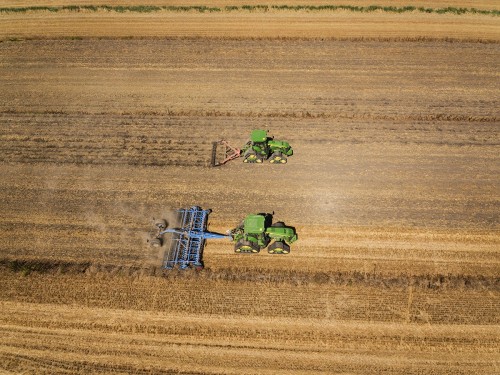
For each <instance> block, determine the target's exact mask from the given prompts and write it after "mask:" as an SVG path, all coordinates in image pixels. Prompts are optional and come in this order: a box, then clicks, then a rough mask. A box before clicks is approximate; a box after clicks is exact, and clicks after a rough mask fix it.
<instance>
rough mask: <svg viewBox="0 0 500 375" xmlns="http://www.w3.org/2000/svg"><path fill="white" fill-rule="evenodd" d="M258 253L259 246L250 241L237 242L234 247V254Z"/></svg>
mask: <svg viewBox="0 0 500 375" xmlns="http://www.w3.org/2000/svg"><path fill="white" fill-rule="evenodd" d="M259 251H260V248H259V245H257V244H256V243H254V242H251V241H245V240H239V241H238V242H237V243H236V245H234V252H235V253H258V252H259Z"/></svg>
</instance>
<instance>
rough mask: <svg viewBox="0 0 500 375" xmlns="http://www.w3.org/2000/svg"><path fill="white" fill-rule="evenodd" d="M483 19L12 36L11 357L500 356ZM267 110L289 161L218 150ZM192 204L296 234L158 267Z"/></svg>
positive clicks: (3, 183) (110, 363)
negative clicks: (445, 27) (262, 216)
mask: <svg viewBox="0 0 500 375" xmlns="http://www.w3.org/2000/svg"><path fill="white" fill-rule="evenodd" d="M60 3H64V2H63V1H61V2H60ZM37 14H38V13H36V14H35V16H36V17H38V15H37ZM59 16H60V15H59ZM73 16H75V15H73ZM76 16H78V15H76ZM101 16H102V15H101V14H98V15H96V16H94V18H95V19H99V20H100V19H101V18H100V17H101ZM127 16H128V17H136V15H127ZM171 16H172V17H174V16H175V15H171ZM189 16H190V17H195V15H191V14H190V15H189ZM247 16H248V15H243V16H242V17H247ZM254 16H255V15H252V17H254ZM320 16H321V17H323V16H324V15H320ZM375 16H376V17H378V16H377V15H375ZM0 17H4V16H3V15H2V16H0ZM8 17H9V18H8V20H12V19H13V18H12V17H14V16H8ZM26 17H28V18H26V19H29V17H34V16H33V15H29V14H28V15H26ZM64 17H66V16H64ZM78 17H80V16H78ZM113 17H115V16H113ZM116 17H121V15H116ZM162 17H163V16H162ZM169 17H170V16H169ZM175 17H178V16H175ZM196 17H198V15H196ZM225 17H229V16H227V15H225ZM279 17H283V16H282V15H280V16H279ZM405 17H408V15H406V16H405ZM450 17H451V16H450ZM460 17H461V16H454V17H451V19H452V20H453V22H455V21H456V22H458V20H460ZM464 17H467V16H464ZM475 17H476V19H477V20H479V22H480V23H481V22H482V21H483V20H488V21H485V22H490V20H493V21H491V22H492V23H493V24H494V27H493V29H492V30H493V33H492V34H488V42H487V43H485V40H482V38H483V36H484V35H483V36H481V35H479V34H480V33H481V32H482V31H478V32H477V34H474V35H473V36H472V37H464V38H463V40H460V38H461V37H460V36H459V35H458V36H457V35H454V38H455V39H450V40H448V41H447V40H442V39H443V38H441V37H442V36H443V35H445V34H446V33H444V34H443V35H438V37H437V38H434V37H433V38H428V39H425V38H422V34H421V33H420V32H418V33H416V34H412V35H406V34H404V33H402V34H397V33H396V34H394V35H393V36H392V37H391V38H389V39H383V38H382V39H380V40H375V39H370V40H360V39H358V38H357V35H354V34H350V35H351V36H350V37H349V38H350V39H349V38H347V40H338V39H336V38H330V39H325V40H321V39H320V38H317V36H318V35H315V36H312V35H309V37H306V38H303V37H300V38H293V37H290V38H274V37H272V36H271V35H269V34H266V37H264V38H262V37H261V36H260V35H258V32H257V34H255V35H253V34H252V33H251V32H250V31H248V30H247V31H245V33H246V34H245V35H244V36H242V35H243V34H242V35H232V34H230V33H229V32H227V29H226V32H227V33H226V34H224V35H222V36H223V37H221V38H213V37H212V36H214V35H213V33H212V31H210V29H207V30H209V31H207V35H209V36H210V37H192V36H193V35H192V34H190V33H187V35H184V36H185V37H182V38H177V37H175V38H159V37H155V38H144V36H149V34H148V33H145V34H144V35H142V36H143V37H141V38H134V39H116V38H115V37H116V36H117V35H115V34H114V32H110V34H109V35H108V36H107V37H105V38H103V39H92V38H87V37H88V36H90V35H86V37H85V38H84V39H81V40H80V39H78V40H67V39H64V38H63V39H47V37H54V35H56V34H57V33H55V34H52V31H50V30H51V29H49V30H48V31H47V34H44V33H43V32H40V31H37V30H36V29H35V28H27V29H26V30H27V33H28V34H30V35H31V36H35V37H36V38H34V39H33V40H24V41H23V40H15V38H12V40H10V41H9V40H7V39H9V38H10V36H13V35H14V34H9V35H4V36H3V37H2V38H3V39H5V40H4V42H2V43H0V80H1V82H2V83H1V85H2V90H0V124H1V127H0V150H1V152H0V161H1V164H0V171H1V179H0V212H1V215H0V279H1V281H0V282H1V285H2V288H0V306H1V308H0V330H1V334H0V337H1V339H0V359H1V360H0V369H1V370H2V371H4V372H6V373H47V374H55V373H61V374H62V373H82V374H88V373H141V374H143V373H144V374H149V373H186V374H188V373H189V374H193V373H194V374H220V373H223V374H249V373H255V374H279V373H287V374H289V373H296V374H305V373H310V374H317V373H329V374H330V373H343V374H345V373H349V374H365V373H381V374H382V373H383V374H402V373H404V374H424V373H433V374H471V373H478V374H495V373H497V372H498V368H499V367H500V363H499V361H498V358H499V354H500V353H499V352H500V345H499V344H500V340H499V335H500V328H499V327H500V326H499V323H500V319H499V314H498V312H499V311H500V299H499V289H500V281H499V277H498V274H499V270H500V266H499V264H500V260H499V249H500V235H499V229H500V225H499V216H498V215H499V212H500V203H499V196H500V181H499V177H498V176H499V175H500V163H499V157H498V150H499V130H500V129H499V121H500V111H499V108H500V105H499V96H498V93H499V91H498V90H499V80H498V79H499V61H500V49H499V44H498V42H497V41H495V40H498V31H497V30H498V19H497V17H480V16H475ZM372 19H373V18H372ZM65 20H66V18H65ZM65 20H63V21H64V22H66V21H65ZM80 20H81V18H80ZM115 20H116V18H115ZM330 21H331V20H330ZM9 22H10V21H9ZM64 22H63V23H64ZM273 22H274V21H271V24H273ZM57 25H61V24H59V23H57ZM274 25H275V26H276V25H277V24H276V23H274ZM428 25H429V24H428ZM196 27H198V26H196ZM199 27H201V26H199ZM205 27H206V24H205ZM428 27H429V30H430V29H432V26H428ZM3 30H4V31H3V32H5V30H6V29H3ZM59 30H63V29H59ZM96 30H100V31H99V32H101V33H102V32H103V29H96ZM120 30H125V29H123V28H120ZM190 30H194V29H190ZM62 32H63V34H61V35H68V34H64V30H63V31H62ZM0 33H1V32H0ZM266 33H268V31H266ZM104 34H106V32H104ZM124 35H125V34H124ZM160 35H163V34H161V33H160ZM367 35H368V34H367ZM101 36H102V35H101ZM187 36H189V37H187ZM234 36H237V38H234ZM278 36H279V35H278ZM110 37H112V38H110ZM406 37H408V38H407V40H406V41H405V40H404V39H405V38H406ZM457 38H458V39H457ZM473 39H474V40H473ZM255 128H263V129H268V130H269V132H270V133H271V134H272V135H275V136H276V138H277V139H285V140H287V141H289V142H290V143H291V145H292V146H293V148H294V151H295V155H294V156H292V157H291V158H290V159H289V162H288V164H286V165H279V166H275V165H271V164H267V163H266V164H263V165H246V164H243V163H241V160H236V161H233V162H231V163H229V164H227V165H225V166H223V167H220V168H209V160H210V152H211V147H212V141H214V140H217V139H221V138H224V139H227V140H228V141H229V142H230V143H232V144H234V145H235V146H241V145H243V144H244V143H245V141H246V140H247V138H248V135H249V133H250V131H251V130H252V129H255ZM192 205H199V206H202V207H204V208H211V209H212V210H213V213H212V214H211V215H210V226H209V229H210V230H212V231H214V232H221V233H224V232H225V231H226V230H227V229H229V228H232V227H233V226H235V225H236V224H238V222H239V221H240V220H241V218H242V217H244V216H245V215H246V214H248V213H255V212H274V217H275V220H282V221H285V222H286V223H287V224H289V225H293V226H295V227H296V229H297V231H298V234H299V241H297V242H296V243H294V244H292V251H291V253H290V254H289V255H286V256H277V255H269V254H267V252H263V253H260V254H255V255H248V256H245V255H238V254H234V253H233V250H232V249H233V248H232V245H231V243H230V242H228V241H226V240H209V241H208V244H207V246H206V248H205V252H204V262H205V265H206V268H205V270H203V271H202V272H199V273H196V272H194V271H191V270H189V271H185V272H181V271H177V270H174V271H172V272H163V271H161V269H160V268H159V264H160V262H161V254H159V253H158V252H156V251H153V250H152V249H151V248H150V247H149V246H148V244H147V242H146V240H147V238H148V232H149V231H150V229H151V228H152V225H151V219H152V218H153V217H166V218H168V213H169V210H171V209H175V208H179V207H186V206H192Z"/></svg>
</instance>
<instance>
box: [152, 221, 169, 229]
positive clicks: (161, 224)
mask: <svg viewBox="0 0 500 375" xmlns="http://www.w3.org/2000/svg"><path fill="white" fill-rule="evenodd" d="M155 227H157V228H158V229H160V230H163V229H165V228H166V227H167V222H166V221H165V220H163V219H158V220H155Z"/></svg>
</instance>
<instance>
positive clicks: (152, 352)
mask: <svg viewBox="0 0 500 375" xmlns="http://www.w3.org/2000/svg"><path fill="white" fill-rule="evenodd" d="M200 302H202V301H200ZM1 307H2V309H1V311H2V312H1V313H0V324H1V328H0V330H1V331H2V336H3V337H4V340H2V345H1V347H0V358H1V359H2V363H3V365H2V367H3V368H4V369H6V370H9V371H19V370H24V371H26V370H28V369H29V370H28V371H29V372H32V371H35V370H36V372H38V373H49V372H52V373H53V372H58V373H65V372H68V373H86V372H88V371H96V369H98V370H100V371H105V372H107V373H115V372H128V373H131V372H133V373H157V372H161V373H170V371H172V372H175V373H184V371H189V373H191V374H192V373H200V374H212V373H221V372H223V373H226V372H230V373H233V374H239V373H246V374H248V373H257V372H258V373H261V374H267V373H285V372H286V373H287V374H294V373H301V374H303V373H307V372H308V371H311V372H314V373H331V372H332V371H339V369H341V370H343V371H349V372H356V373H357V372H359V371H366V370H367V369H370V370H373V371H377V372H383V373H386V374H395V373H402V372H404V373H408V374H417V373H421V372H422V371H425V370H427V369H428V366H430V365H432V368H433V370H434V371H439V373H449V374H452V373H453V374H465V373H468V372H470V371H471V370H472V369H474V370H478V369H480V370H481V373H483V374H493V373H494V371H495V366H496V365H497V362H496V359H495V354H496V353H495V352H496V349H497V345H498V332H497V331H498V329H497V328H495V327H485V326H477V325H472V324H471V325H467V326H454V325H444V326H436V325H414V324H406V325H404V326H398V325H394V324H391V323H374V322H371V323H370V324H366V323H358V322H356V323H354V322H340V321H335V320H330V319H320V320H318V319H312V318H310V317H307V318H302V319H296V318H295V319H293V320H288V319H286V318H283V317H279V316H276V315H274V314H273V315H272V316H269V317H262V318H259V319H253V318H251V317H246V316H245V317H241V316H234V317H225V318H219V317H214V316H207V315H203V314H200V315H197V316H196V317H192V316H187V315H186V314H176V313H168V314H164V313H158V312H154V311H136V312H134V313H132V311H131V310H118V309H106V308H89V307H82V306H78V307H76V306H69V305H54V304H43V305H40V304H32V303H23V302H6V301H3V302H2V303H1ZM117 333H118V334H117ZM339 347H342V348H343V351H342V352H339V351H338V349H337V348H339ZM367 352H369V353H370V354H367ZM389 352H390V353H391V354H390V355H389V354H388V353H389ZM429 352H440V359H439V361H436V360H435V359H434V358H433V356H432V355H430V354H429ZM20 353H22V354H20ZM374 355H376V356H377V361H375V362H374V361H373V356H374ZM395 356H397V359H396V357H395ZM89 357H92V358H93V360H92V361H91V362H89V361H88V358H89ZM187 358H190V359H189V361H187ZM166 363H168V365H167V366H165V364H166Z"/></svg>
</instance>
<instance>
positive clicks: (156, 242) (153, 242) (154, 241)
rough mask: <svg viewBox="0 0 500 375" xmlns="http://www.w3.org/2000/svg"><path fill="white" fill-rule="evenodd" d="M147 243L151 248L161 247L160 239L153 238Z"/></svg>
mask: <svg viewBox="0 0 500 375" xmlns="http://www.w3.org/2000/svg"><path fill="white" fill-rule="evenodd" d="M149 243H150V244H151V246H153V247H161V245H162V243H161V239H159V238H153V239H152V240H151V241H149Z"/></svg>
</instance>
